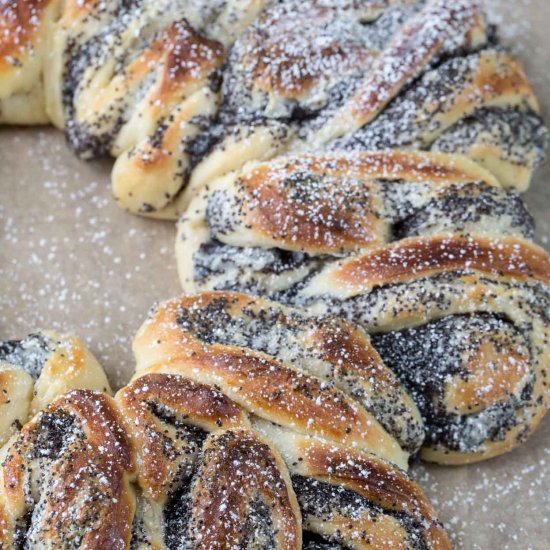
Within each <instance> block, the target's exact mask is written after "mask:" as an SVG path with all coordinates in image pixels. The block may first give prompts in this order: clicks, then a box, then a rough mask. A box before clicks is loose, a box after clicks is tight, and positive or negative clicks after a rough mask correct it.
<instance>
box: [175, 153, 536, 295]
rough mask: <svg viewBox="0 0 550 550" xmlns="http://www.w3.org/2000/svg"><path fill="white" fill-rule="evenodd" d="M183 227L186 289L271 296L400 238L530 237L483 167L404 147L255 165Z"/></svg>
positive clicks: (199, 202) (526, 220) (513, 200)
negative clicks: (323, 268) (333, 264)
mask: <svg viewBox="0 0 550 550" xmlns="http://www.w3.org/2000/svg"><path fill="white" fill-rule="evenodd" d="M178 225H179V227H178V238H177V243H176V254H177V259H178V270H179V274H180V279H181V282H182V285H183V288H184V290H186V291H189V292H192V291H195V290H198V289H200V290H202V289H224V288H229V289H235V290H244V291H248V292H252V293H258V294H263V293H267V294H270V295H275V296H279V295H281V294H284V293H285V292H287V293H290V294H292V292H293V289H294V288H295V287H296V285H297V284H299V283H300V282H301V281H303V280H305V279H306V278H307V277H308V276H309V275H310V274H311V273H313V272H315V271H316V270H318V269H319V268H320V267H321V266H322V265H323V264H324V263H326V262H328V261H330V260H331V259H334V258H335V257H336V258H337V257H342V256H348V255H351V254H354V253H358V252H360V251H361V250H365V249H368V248H369V247H372V246H375V245H380V244H383V243H386V242H389V241H391V240H395V239H400V238H405V237H408V236H414V235H432V234H441V233H463V234H472V233H473V234H477V235H486V236H499V235H507V234H510V235H517V236H521V237H525V238H530V237H532V234H533V222H532V219H531V216H530V215H529V213H528V212H527V211H526V209H525V206H524V205H523V204H522V202H521V200H520V199H519V198H518V197H517V195H515V194H514V193H507V192H505V191H504V190H503V189H502V188H501V186H500V185H499V183H498V182H497V180H496V179H495V178H494V177H493V176H491V174H489V173H488V172H486V171H485V170H483V169H482V168H481V167H480V166H479V165H477V164H475V163H473V162H471V161H469V160H468V159H466V158H465V157H462V156H458V155H446V154H440V153H412V152H411V153H407V152H402V151H394V152H389V151H388V152H380V153H361V154H359V153H355V154H327V155H302V156H291V157H281V158H279V159H276V160H273V161H270V162H266V163H250V164H248V165H247V166H246V167H245V168H244V169H243V170H242V171H241V172H240V173H236V174H230V175H228V176H225V177H223V178H220V179H219V180H216V181H215V182H212V183H211V184H210V185H209V186H208V188H207V189H206V190H205V191H204V192H203V193H201V194H200V195H199V196H197V198H196V199H194V201H193V202H192V203H191V204H190V206H189V209H188V211H187V212H186V213H185V215H184V216H183V217H182V218H181V219H180V222H179V224H178ZM279 297H280V296H279Z"/></svg>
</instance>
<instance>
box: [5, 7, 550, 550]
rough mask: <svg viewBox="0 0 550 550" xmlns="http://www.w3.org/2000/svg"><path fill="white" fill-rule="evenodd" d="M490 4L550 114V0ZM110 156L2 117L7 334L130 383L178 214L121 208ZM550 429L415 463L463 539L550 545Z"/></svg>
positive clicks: (534, 193)
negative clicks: (78, 353)
mask: <svg viewBox="0 0 550 550" xmlns="http://www.w3.org/2000/svg"><path fill="white" fill-rule="evenodd" d="M488 4H489V5H490V9H491V10H492V12H493V13H495V14H497V22H498V23H502V24H503V26H502V27H501V35H503V36H504V37H505V38H506V39H507V41H508V42H509V44H510V45H511V47H512V48H513V49H515V50H516V52H517V53H518V55H519V56H520V57H521V58H522V60H523V62H524V63H525V65H526V68H527V72H528V74H529V76H530V77H531V79H532V81H533V83H534V85H535V87H536V89H537V92H538V94H539V97H540V99H541V102H542V104H543V110H544V113H545V117H546V121H547V123H550V76H549V74H548V73H549V72H550V71H549V70H548V67H550V2H548V0H523V1H519V2H509V1H508V0H488ZM504 21H506V22H507V23H506V24H504V23H503V22H504ZM110 166H111V162H110V161H102V162H91V163H85V162H82V161H80V160H78V159H77V158H75V157H74V156H73V155H72V154H71V153H70V152H69V151H68V150H67V148H66V146H65V141H64V138H63V135H62V134H60V133H59V132H57V131H56V130H53V129H49V128H38V129H37V128H31V129H0V232H1V233H0V338H1V339H5V338H16V337H22V336H24V335H26V334H27V333H28V332H30V331H32V330H34V329H36V328H41V327H42V328H50V327H51V328H55V329H59V330H63V331H69V332H73V333H75V334H77V335H79V336H81V337H82V338H84V339H85V340H86V342H87V343H88V344H89V346H90V348H91V349H92V351H93V352H94V354H95V355H96V356H97V357H98V359H99V360H100V361H101V363H102V364H103V365H104V367H105V368H106V370H107V372H108V374H109V377H110V380H111V382H112V383H113V385H114V386H115V387H119V386H120V385H122V384H123V383H124V382H126V381H127V380H128V378H129V376H130V374H131V373H132V371H133V365H132V355H131V351H130V343H131V339H132V337H133V335H134V333H135V331H136V329H137V328H138V327H139V325H140V324H141V322H142V321H143V319H144V318H145V315H146V312H147V310H148V309H149V307H150V306H151V305H153V303H154V302H155V301H157V300H162V299H166V298H169V297H171V296H174V295H176V294H178V293H179V286H178V281H177V277H176V271H175V260H174V254H173V240H174V234H175V230H174V225H173V223H168V222H158V221H151V220H145V219H140V218H137V217H134V216H132V215H129V214H126V213H125V212H123V211H121V210H120V209H118V207H117V206H116V205H115V203H114V201H113V200H112V198H111V195H110V188H109V170H110ZM549 180H550V166H549V165H548V164H547V165H546V166H545V167H543V169H541V170H540V171H539V173H538V175H537V179H536V181H535V183H534V185H533V187H532V189H531V190H530V191H529V192H528V194H527V196H526V199H527V202H528V204H529V206H530V208H531V211H532V213H533V214H534V215H535V217H536V219H537V221H538V239H539V242H541V243H542V244H543V245H545V246H547V247H548V245H549V243H548V238H549V237H550V181H549ZM549 436H550V418H547V419H546V421H545V422H543V425H542V427H541V428H540V429H539V431H538V433H536V434H535V435H534V436H533V437H532V438H531V439H530V440H529V441H528V443H527V444H526V445H524V446H523V447H522V448H521V449H519V450H516V451H515V452H513V453H511V454H509V455H506V456H504V457H500V458H498V459H494V460H491V461H488V462H485V463H483V464H480V465H476V466H469V467H461V468H442V467H435V466H431V465H426V464H415V465H414V466H413V474H414V476H415V477H416V478H417V479H418V480H419V481H420V482H421V484H422V485H423V486H424V488H425V490H426V491H427V493H428V494H429V496H430V497H431V499H432V502H433V503H434V505H435V506H436V508H437V509H438V510H439V511H440V514H441V518H442V519H443V521H444V522H445V523H446V525H447V527H448V529H449V531H450V533H451V536H452V538H453V541H454V544H455V546H456V547H458V548H468V549H469V548H472V549H483V550H485V549H490V550H492V549H505V548H514V549H527V548H533V549H537V550H539V549H540V550H542V549H549V548H550V496H549V494H550V476H549V463H550V440H549Z"/></svg>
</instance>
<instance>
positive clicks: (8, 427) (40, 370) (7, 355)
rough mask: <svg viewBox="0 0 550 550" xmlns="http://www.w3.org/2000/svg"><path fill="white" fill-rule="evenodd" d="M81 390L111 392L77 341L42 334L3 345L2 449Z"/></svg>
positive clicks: (0, 359) (0, 369)
mask: <svg viewBox="0 0 550 550" xmlns="http://www.w3.org/2000/svg"><path fill="white" fill-rule="evenodd" d="M77 388H86V389H91V390H98V391H103V392H110V391H111V388H110V386H109V381H108V380H107V377H106V375H105V372H104V371H103V369H102V368H101V366H100V365H99V363H98V362H97V361H96V359H95V357H94V356H93V355H92V354H91V353H90V352H89V351H88V349H87V348H86V346H85V345H84V344H83V343H82V342H81V341H80V340H78V339H77V338H75V337H74V336H67V335H61V334H57V333H56V332H52V331H41V332H37V333H34V334H30V335H29V336H27V337H26V338H24V339H23V340H9V341H4V342H0V391H1V396H2V397H1V398H0V446H1V445H3V444H4V443H5V442H6V441H7V439H8V438H9V437H10V436H11V435H12V434H13V433H14V432H15V431H17V429H19V428H21V426H22V425H23V424H24V423H25V422H26V421H27V420H28V419H29V418H31V417H32V416H34V415H35V414H36V413H37V412H39V411H41V410H42V409H44V408H45V407H46V406H47V405H48V404H50V403H51V402H52V401H54V399H56V398H57V397H58V396H59V395H62V394H63V393H65V392H67V391H69V390H72V389H77Z"/></svg>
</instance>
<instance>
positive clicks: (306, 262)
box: [177, 152, 550, 464]
mask: <svg viewBox="0 0 550 550" xmlns="http://www.w3.org/2000/svg"><path fill="white" fill-rule="evenodd" d="M532 232H533V222H532V219H531V217H530V215H529V213H528V212H527V210H526V209H525V206H524V205H523V203H522V201H521V199H520V198H519V197H518V196H517V195H516V194H515V193H513V192H507V191H506V190H504V189H503V188H502V187H501V186H500V184H499V183H498V181H497V180H496V179H495V178H494V177H492V176H491V175H490V174H489V173H488V172H486V171H485V170H484V169H483V168H481V167H480V166H479V165H477V164H475V163H472V162H471V161H469V160H468V159H466V158H464V157H460V156H456V155H451V156H449V155H445V154H441V153H438V154H434V153H412V152H410V153H404V152H383V153H363V154H327V155H305V156H298V157H296V156H293V157H281V158H279V159H276V160H274V161H270V162H266V163H251V164H249V165H247V166H246V167H245V168H244V169H243V170H242V171H241V172H240V173H238V174H230V175H228V176H225V177H223V178H220V179H219V180H217V181H215V182H213V183H212V184H211V185H210V186H209V188H208V190H207V191H205V192H204V193H202V194H201V195H199V196H198V197H197V198H196V199H195V200H194V201H193V202H192V203H191V205H190V208H189V211H188V212H187V213H186V215H185V216H184V217H183V218H182V220H181V221H180V224H179V234H178V242H177V253H178V265H179V270H180V276H181V280H182V284H183V286H184V289H185V290H186V291H189V292H191V291H196V290H198V289H202V290H221V289H227V290H238V291H246V292H252V293H256V294H260V295H267V296H270V297H271V298H272V299H276V300H278V301H281V302H284V303H287V304H290V305H294V306H296V307H299V308H301V309H303V310H305V311H307V312H308V314H314V315H324V314H331V315H337V316H341V317H343V318H346V319H349V320H351V321H353V322H354V323H357V324H359V325H360V326H362V327H363V328H364V329H365V330H366V331H367V333H368V334H369V335H370V336H371V344H372V346H374V348H375V349H376V350H377V352H378V354H380V356H381V358H382V360H383V361H384V363H385V364H386V366H387V367H389V368H390V369H391V370H392V371H393V372H394V374H395V375H396V376H397V378H398V379H399V380H400V382H401V383H402V384H403V385H404V387H405V388H406V389H407V390H408V391H409V393H410V395H411V397H412V399H413V400H414V401H415V403H416V404H417V406H418V407H419V409H420V411H421V415H422V417H423V420H424V424H425V434H426V439H425V442H424V446H423V448H422V451H421V455H422V456H423V457H424V458H426V459H428V460H432V461H436V462H441V463H448V464H451V463H456V464H460V463H464V462H473V461H477V460H482V459H485V458H489V457H491V456H495V455H498V454H501V453H503V452H505V451H507V450H509V449H511V448H513V447H515V446H516V445H517V444H518V443H520V442H522V441H524V440H525V439H526V438H527V436H528V435H529V434H530V433H531V432H532V431H533V430H534V429H535V428H536V426H537V425H538V423H539V421H540V419H541V418H542V416H543V415H544V414H545V412H546V410H547V408H548V401H549V392H548V388H547V382H546V377H547V368H548V365H547V361H548V348H547V346H548V339H549V337H550V332H549V331H550V327H549V325H548V318H547V315H546V309H547V307H548V305H550V302H549V299H550V257H549V255H548V254H547V253H546V252H545V251H544V250H542V249H541V248H539V247H537V246H535V245H534V244H532V243H531V242H530V241H529V240H528V239H529V238H530V237H531V236H532Z"/></svg>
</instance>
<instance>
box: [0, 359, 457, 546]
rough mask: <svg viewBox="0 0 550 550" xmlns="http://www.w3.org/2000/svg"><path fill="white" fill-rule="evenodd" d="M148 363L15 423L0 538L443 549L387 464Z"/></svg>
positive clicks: (429, 520)
mask: <svg viewBox="0 0 550 550" xmlns="http://www.w3.org/2000/svg"><path fill="white" fill-rule="evenodd" d="M160 358H161V357H159V359H160ZM155 370H156V371H157V372H150V371H149V372H147V371H142V372H140V373H138V374H137V375H136V376H137V377H136V379H135V380H134V381H133V382H131V383H130V384H129V385H128V386H126V387H125V388H123V389H122V390H121V391H120V392H119V393H118V394H117V396H116V398H115V399H114V400H113V399H111V398H109V397H107V396H106V395H104V394H100V393H94V392H90V391H85V390H79V391H73V392H71V393H69V394H67V395H65V396H63V397H61V398H59V399H58V400H57V401H56V402H55V403H53V404H52V405H50V406H49V407H48V408H47V409H46V410H45V411H44V412H42V413H40V414H39V415H38V416H37V417H36V418H35V419H34V420H32V421H31V422H29V423H28V424H27V425H26V426H25V427H24V428H23V430H22V432H21V434H20V435H19V436H18V438H17V439H16V441H15V442H14V443H13V444H12V445H11V446H9V447H8V448H7V449H5V450H4V454H5V458H4V460H3V462H2V466H1V467H0V524H1V529H0V544H2V547H6V548H10V547H19V546H25V547H29V548H37V547H40V548H56V549H58V548H59V549H63V548H98V549H99V548H106V547H109V548H141V549H146V548H159V549H163V548H167V549H174V548H197V549H198V548H208V549H213V548H250V549H252V548H258V549H260V548H262V549H263V548H265V549H267V548H276V549H280V550H290V549H298V548H300V547H302V540H303V544H304V547H309V548H315V547H316V544H317V543H316V542H313V541H312V537H313V539H315V540H321V541H324V543H323V544H329V543H330V544H331V545H332V546H333V547H338V548H340V547H341V548H357V549H360V548H365V549H366V548H432V549H441V550H443V549H447V548H450V545H449V542H448V539H447V537H446V534H445V532H444V530H443V529H442V527H441V525H440V523H439V522H438V520H437V517H436V515H435V512H434V510H433V508H432V507H431V506H430V504H429V503H428V502H427V500H426V498H425V497H424V495H423V494H422V492H421V491H420V489H419V488H418V486H417V485H416V484H415V483H414V482H412V481H411V480H410V479H409V478H408V477H407V475H406V474H405V473H404V472H402V471H401V470H399V469H398V468H396V467H395V466H392V465H391V464H390V463H389V462H386V461H384V460H381V459H378V458H376V457H374V456H373V455H370V454H367V453H364V452H362V451H359V450H354V449H352V448H349V447H346V446H343V445H342V444H340V443H336V442H328V441H326V440H323V439H318V438H314V437H310V436H308V435H305V434H298V433H295V432H291V431H288V430H287V429H285V428H282V427H280V426H277V425H275V424H272V423H271V422H269V421H264V420H261V419H259V418H257V417H255V416H254V415H251V416H250V417H249V416H248V415H247V414H246V413H245V412H244V411H243V410H242V409H241V408H240V407H239V406H238V405H237V404H236V403H235V402H234V401H232V400H230V399H229V397H227V396H226V395H225V394H224V393H223V392H222V391H220V390H218V389H217V388H215V387H213V386H207V385H204V384H199V383H197V382H195V381H193V380H190V379H189V378H187V377H186V376H185V375H181V374H171V373H167V372H162V368H157V369H155ZM167 370H169V371H175V370H177V367H176V366H174V365H173V366H170V367H167ZM251 426H253V427H254V431H253V430H252V429H251ZM262 434H263V435H262ZM268 441H269V442H268ZM275 447H276V448H275ZM300 509H301V510H302V512H301V511H300ZM302 514H303V527H304V530H305V531H304V534H303V536H302V521H301V520H302ZM308 541H311V546H310V545H309V542H308Z"/></svg>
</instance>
